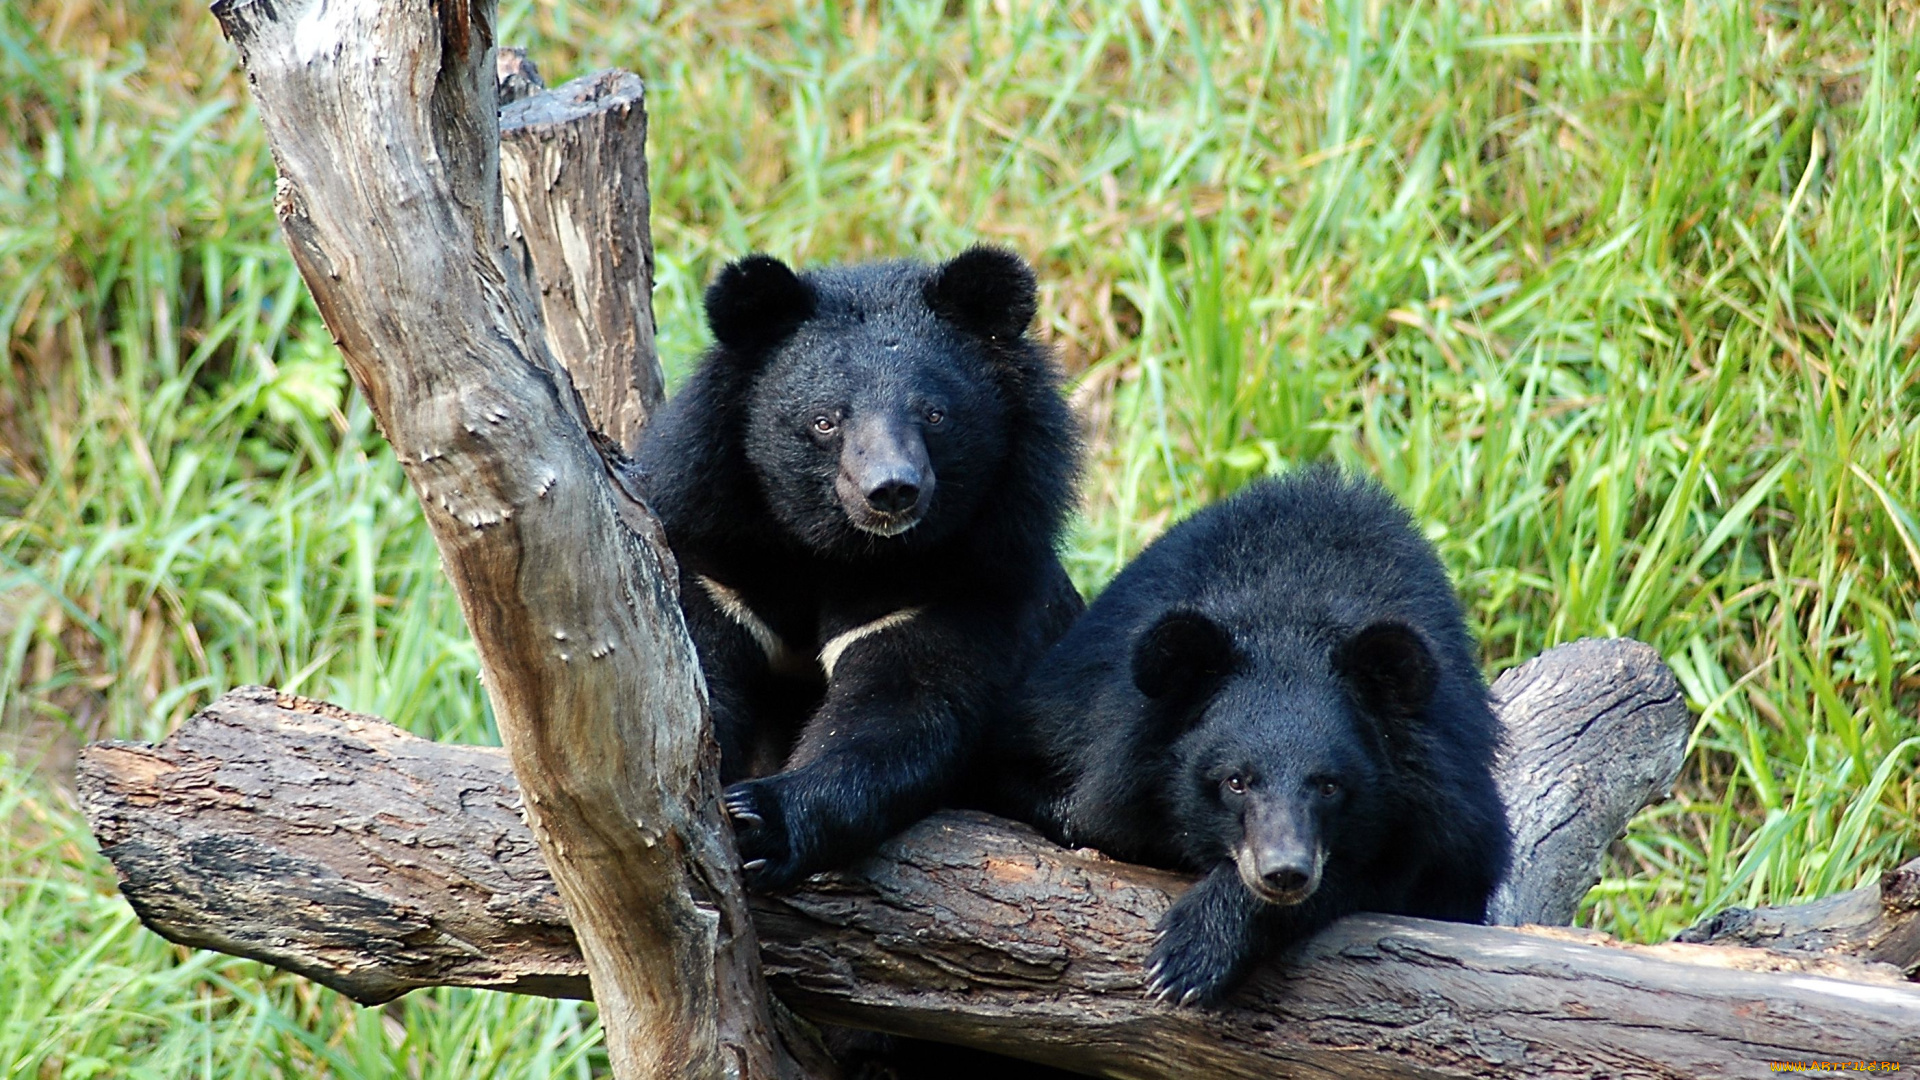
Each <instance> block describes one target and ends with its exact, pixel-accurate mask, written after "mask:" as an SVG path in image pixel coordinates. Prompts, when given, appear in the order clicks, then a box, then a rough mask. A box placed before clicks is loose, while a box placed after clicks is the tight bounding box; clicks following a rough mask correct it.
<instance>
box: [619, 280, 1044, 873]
mask: <svg viewBox="0 0 1920 1080" xmlns="http://www.w3.org/2000/svg"><path fill="white" fill-rule="evenodd" d="M706 310H707V320H708V324H709V325H710V326H711V328H712V330H713V336H714V339H715V342H716V344H715V345H714V346H713V349H712V351H711V352H710V353H709V354H708V355H707V357H706V358H705V360H704V361H703V362H702V364H701V366H700V367H699V369H698V370H697V371H696V372H694V374H693V375H692V376H690V378H689V381H688V383H687V385H686V386H685V387H684V388H683V389H682V390H680V392H679V393H678V394H676V395H675V396H674V397H673V398H672V400H670V401H669V402H667V404H666V406H665V407H664V408H663V409H662V411H661V412H660V414H659V415H658V416H656V417H655V418H654V420H653V421H652V423H651V424H649V425H648V427H647V429H646V431H645V434H644V436H643V439H642V443H641V447H640V449H639V450H638V452H637V454H636V460H635V462H634V463H633V474H634V479H635V481H636V486H637V487H638V488H639V489H640V491H641V493H642V494H643V495H644V496H645V497H646V499H647V502H648V503H649V504H650V505H651V506H652V508H653V510H654V512H655V513H656V514H658V515H659V517H660V520H661V522H662V524H663V525H664V526H665V528H666V534H667V539H668V541H669V543H670V544H671V546H672V548H673V551H674V553H675V555H676V556H677V557H678V559H679V561H680V594H681V595H680V603H681V607H682V610H683V611H684V613H685V615H686V619H687V625H688V628H689V630H690V631H691V632H692V635H693V639H694V644H695V646H696V648H697V649H698V651H699V655H700V664H701V668H702V670H703V671H704V673H705V675H706V679H707V688H708V693H709V695H710V700H711V704H712V715H713V724H714V730H715V733H716V735H717V736H718V739H719V742H720V747H721V779H722V781H723V782H725V783H727V784H728V785H729V786H728V788H727V790H726V795H725V799H726V806H727V809H728V811H729V813H730V814H731V815H732V817H733V820H734V826H735V830H736V834H737V836H738V839H739V844H740V853H741V857H742V859H743V860H744V862H745V867H746V870H747V880H748V884H749V885H750V886H752V887H754V888H758V889H772V888H779V887H781V886H784V885H787V884H790V883H792V882H794V881H796V880H798V879H799V878H802V877H804V876H806V875H807V874H810V873H812V872H814V871H816V870H821V869H825V868H827V867H831V866H834V865H836V864H839V863H842V862H845V861H846V860H848V859H851V858H854V857H856V856H858V855H861V854H864V853H865V852H866V851H868V850H870V849H871V848H872V847H873V845H875V844H876V843H878V842H879V841H880V840H882V839H884V838H885V837H886V836H887V835H889V834H890V833H893V832H894V831H896V830H898V829H900V828H901V827H903V826H904V825H906V824H908V823H910V822H912V821H913V820H915V819H917V818H919V817H921V816H922V815H924V814H926V813H927V812H928V811H930V810H932V809H933V808H934V807H935V806H936V805H939V804H940V803H941V802H943V801H945V800H948V799H950V798H952V797H953V796H954V794H955V793H954V792H953V790H952V788H953V786H954V784H955V782H956V781H957V779H958V778H959V776H960V775H961V772H962V770H963V769H964V768H965V767H966V765H967V764H968V762H969V760H970V758H971V756H972V755H973V753H974V751H975V750H976V749H977V747H978V744H979V742H980V740H981V737H982V733H983V731H984V728H985V725H986V723H987V722H988V720H989V718H990V717H991V716H992V715H993V714H994V713H995V712H996V711H998V710H1004V709H1006V708H1008V707H1009V705H1010V698H1011V694H1012V692H1013V690H1014V689H1015V688H1016V687H1017V686H1018V684H1019V680H1020V678H1021V677H1022V676H1023V675H1024V673H1025V671H1026V668H1027V665H1028V664H1029V662H1030V661H1031V660H1032V659H1033V658H1035V657H1036V656H1038V655H1039V653H1040V652H1042V651H1043V650H1044V649H1045V648H1046V646H1047V645H1048V644H1050V643H1051V642H1052V641H1053V640H1054V639H1056V638H1057V637H1058V636H1059V635H1060V633H1061V632H1063V631H1064V630H1065V629H1066V627H1067V625H1068V624H1069V623H1070V622H1071V621H1072V619H1073V617H1074V616H1075V615H1077V614H1078V613H1079V611H1080V609H1081V603H1080V598H1079V595H1078V594H1077V593H1076V592H1075V591H1074V589H1073V586H1072V584H1071V583H1070V582H1069V581H1068V580H1067V577H1066V574H1065V572H1064V571H1063V570H1062V568H1061V566H1060V563H1059V560H1058V558H1057V557H1056V554H1055V545H1056V542H1057V540H1058V538H1059V534H1060V528H1061V523H1062V519H1063V518H1064V516H1065V514H1066V511H1067V509H1068V505H1069V502H1070V500H1071V497H1072V489H1073V479H1074V474H1075V471H1076V467H1077V439H1076V435H1075V429H1074V425H1073V422H1072V419H1071V416H1070V414H1069V412H1068V410H1067V407H1066V404H1065V402H1064V401H1063V400H1062V398H1061V395H1060V376H1059V373H1058V371H1057V370H1056V367H1055V365H1054V364H1053V362H1052V361H1051V359H1050V358H1049V357H1048V355H1047V353H1046V352H1045V350H1043V349H1042V348H1041V347H1040V346H1039V345H1037V344H1036V343H1034V342H1033V341H1032V340H1031V339H1029V338H1028V337H1027V335H1026V330H1027V325H1028V323H1029V322H1031V321H1032V319H1033V315H1034V310H1035V295H1034V278H1033V273H1032V271H1031V270H1029V269H1028V268H1027V266H1026V264H1025V263H1023V262H1022V261H1021V260H1020V259H1019V258H1018V257H1016V256H1014V255H1012V254H1009V253H1007V252H1005V251H999V250H996V249H992V248H974V249H971V250H969V251H967V252H965V253H963V254H961V255H960V256H958V257H956V258H954V259H952V260H951V261H949V262H947V263H944V264H942V265H940V266H934V267H930V266H925V265H921V264H916V263H909V262H890V263H877V264H871V265H861V266H842V267H830V268H824V269H817V270H812V271H809V272H807V273H803V274H796V273H794V272H793V271H792V270H790V269H788V267H787V266H786V265H785V264H783V263H781V262H780V261H778V260H776V259H773V258H771V257H768V256H765V255H753V256H749V257H747V258H745V259H742V260H740V261H738V262H736V263H733V264H732V265H730V266H728V267H727V268H726V269H725V270H724V271H722V272H721V274H720V276H719V277H718V278H717V279H716V280H715V281H714V282H713V284H712V285H711V286H710V287H709V288H708V290H707V295H706Z"/></svg>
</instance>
